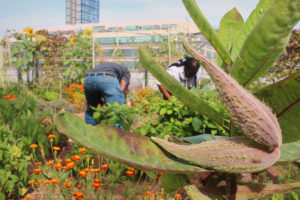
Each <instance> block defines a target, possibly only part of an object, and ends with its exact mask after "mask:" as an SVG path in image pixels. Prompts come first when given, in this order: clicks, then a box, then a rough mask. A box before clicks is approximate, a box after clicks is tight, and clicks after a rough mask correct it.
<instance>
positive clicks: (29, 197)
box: [23, 196, 31, 200]
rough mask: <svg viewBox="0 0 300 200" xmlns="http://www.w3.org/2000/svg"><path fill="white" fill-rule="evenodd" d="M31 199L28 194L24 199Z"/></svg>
mask: <svg viewBox="0 0 300 200" xmlns="http://www.w3.org/2000/svg"><path fill="white" fill-rule="evenodd" d="M28 199H31V196H26V197H25V198H24V199H23V200H28Z"/></svg>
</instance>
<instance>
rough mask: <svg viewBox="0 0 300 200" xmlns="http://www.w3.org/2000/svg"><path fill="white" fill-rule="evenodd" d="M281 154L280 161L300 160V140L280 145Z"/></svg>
mask: <svg viewBox="0 0 300 200" xmlns="http://www.w3.org/2000/svg"><path fill="white" fill-rule="evenodd" d="M280 150H281V155H280V158H279V160H278V162H288V161H295V160H300V140H299V141H296V142H291V143H287V144H283V145H281V147H280Z"/></svg>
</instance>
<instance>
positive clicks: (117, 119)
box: [93, 102, 141, 131]
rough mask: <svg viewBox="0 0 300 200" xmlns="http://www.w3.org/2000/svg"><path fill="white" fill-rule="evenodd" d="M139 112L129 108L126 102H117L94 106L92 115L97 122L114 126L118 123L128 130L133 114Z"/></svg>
mask: <svg viewBox="0 0 300 200" xmlns="http://www.w3.org/2000/svg"><path fill="white" fill-rule="evenodd" d="M137 113H141V112H140V110H138V109H135V108H130V107H128V106H127V105H126V104H122V105H119V104H118V103H117V102H115V103H114V104H109V103H108V104H107V105H106V106H103V107H100V106H99V107H97V108H94V114H93V117H94V118H95V120H96V123H98V124H106V125H111V126H114V125H116V124H118V125H120V126H121V127H122V128H123V129H124V130H127V131H129V130H130V128H131V125H132V123H133V120H132V119H133V118H132V115H133V114H137Z"/></svg>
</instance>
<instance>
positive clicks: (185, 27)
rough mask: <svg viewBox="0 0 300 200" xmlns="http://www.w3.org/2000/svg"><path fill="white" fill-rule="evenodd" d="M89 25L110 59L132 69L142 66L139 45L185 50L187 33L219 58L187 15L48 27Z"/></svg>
mask: <svg viewBox="0 0 300 200" xmlns="http://www.w3.org/2000/svg"><path fill="white" fill-rule="evenodd" d="M86 28H89V29H92V30H93V41H94V43H95V44H96V43H97V44H98V45H100V47H101V48H102V50H103V51H104V59H105V60H106V61H112V62H118V63H121V64H123V65H125V66H127V67H128V68H129V69H138V68H139V53H138V47H139V45H141V44H144V45H145V44H146V45H150V46H152V47H153V48H156V49H157V50H158V51H159V48H161V44H163V43H164V44H165V45H167V46H168V45H169V47H168V48H169V50H168V51H170V52H171V51H178V52H179V51H183V49H182V45H181V38H182V37H183V36H184V37H186V38H188V39H189V41H190V42H191V43H193V44H194V46H195V47H196V49H198V50H199V51H200V52H201V53H202V54H204V55H206V56H207V57H208V58H209V59H215V58H216V52H215V50H214V49H213V48H212V46H211V45H210V44H209V43H208V41H207V40H206V39H205V38H204V36H203V35H202V34H201V33H200V32H199V30H198V28H197V27H196V25H195V24H194V23H193V22H191V21H189V20H186V19H183V18H175V19H155V20H136V21H122V22H110V23H91V24H75V25H67V26H61V27H49V28H47V30H48V31H49V33H52V34H58V33H59V34H62V35H68V34H69V33H71V32H75V33H82V32H83V31H84V29H86ZM174 41H176V46H174ZM171 43H172V45H171ZM167 54H168V52H167ZM175 61H176V57H172V55H169V59H168V61H167V63H166V65H167V64H170V63H173V62H175ZM99 62H100V58H97V57H95V63H96V64H98V63H99Z"/></svg>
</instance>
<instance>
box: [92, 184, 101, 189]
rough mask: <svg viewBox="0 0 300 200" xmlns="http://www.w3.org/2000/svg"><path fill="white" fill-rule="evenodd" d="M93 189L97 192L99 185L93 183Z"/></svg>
mask: <svg viewBox="0 0 300 200" xmlns="http://www.w3.org/2000/svg"><path fill="white" fill-rule="evenodd" d="M93 187H94V188H95V190H99V189H100V188H101V185H100V184H99V183H93Z"/></svg>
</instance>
